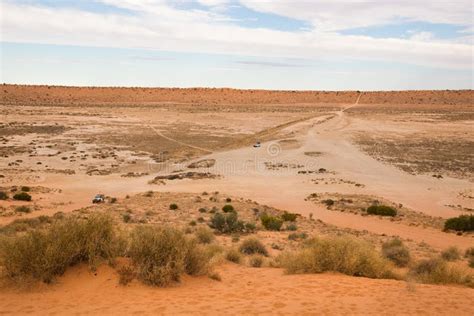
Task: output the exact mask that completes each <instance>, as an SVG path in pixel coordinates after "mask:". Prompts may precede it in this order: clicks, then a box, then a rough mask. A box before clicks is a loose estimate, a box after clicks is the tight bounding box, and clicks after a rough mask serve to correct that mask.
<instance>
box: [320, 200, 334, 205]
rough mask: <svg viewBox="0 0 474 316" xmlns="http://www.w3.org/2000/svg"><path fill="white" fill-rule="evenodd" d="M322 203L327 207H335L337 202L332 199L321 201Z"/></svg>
mask: <svg viewBox="0 0 474 316" xmlns="http://www.w3.org/2000/svg"><path fill="white" fill-rule="evenodd" d="M321 203H323V204H326V206H327V207H330V206H333V205H334V203H335V202H334V200H332V199H327V200H323V201H321Z"/></svg>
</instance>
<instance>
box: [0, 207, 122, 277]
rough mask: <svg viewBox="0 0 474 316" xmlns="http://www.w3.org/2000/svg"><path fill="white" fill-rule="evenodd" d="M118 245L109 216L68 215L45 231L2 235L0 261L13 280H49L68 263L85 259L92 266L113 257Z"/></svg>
mask: <svg viewBox="0 0 474 316" xmlns="http://www.w3.org/2000/svg"><path fill="white" fill-rule="evenodd" d="M120 245H121V243H120V241H119V238H118V236H117V234H116V232H115V230H114V227H113V221H112V218H111V217H110V216H107V215H103V214H96V215H94V216H91V217H90V218H88V219H86V220H84V219H77V218H69V219H65V220H61V221H57V222H55V223H53V224H52V225H51V226H50V227H49V228H48V229H45V230H41V231H38V230H34V231H29V232H27V233H26V234H24V235H20V236H13V237H8V238H5V240H4V241H3V242H2V243H1V247H0V264H1V265H2V266H3V271H4V273H5V274H6V276H7V277H9V278H11V279H13V280H15V281H27V280H41V281H44V282H46V283H50V282H51V281H53V280H54V278H55V277H56V276H58V275H62V274H63V273H64V272H65V271H66V269H67V267H69V266H71V265H74V264H77V263H80V262H87V263H88V264H89V265H90V267H91V268H95V267H96V265H97V263H98V262H99V261H100V260H103V259H105V260H109V261H111V260H113V259H114V258H115V257H116V255H117V254H118V253H119V251H120V247H119V246H120Z"/></svg>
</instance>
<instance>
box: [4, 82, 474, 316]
mask: <svg viewBox="0 0 474 316" xmlns="http://www.w3.org/2000/svg"><path fill="white" fill-rule="evenodd" d="M0 95H1V100H2V101H1V102H2V103H1V105H0V107H1V109H0V110H1V112H2V122H1V126H0V137H1V139H0V198H1V200H0V225H1V227H0V246H1V249H0V265H1V268H0V269H1V274H2V279H1V288H0V297H1V300H0V311H1V312H2V313H3V314H26V313H33V314H70V313H80V314H84V313H96V314H98V313H100V314H123V313H126V314H131V313H147V314H152V313H153V314H157V313H158V314H190V313H199V314H223V313H230V314H275V313H277V314H320V313H324V314H343V313H351V314H354V313H355V314H381V313H384V314H450V313H456V314H459V315H472V314H474V309H473V307H472V301H473V300H474V289H473V287H474V276H473V273H474V268H473V267H474V234H473V233H472V230H473V217H472V216H473V211H474V185H473V180H474V170H473V169H472V166H474V152H473V150H472V148H473V143H472V139H474V133H473V129H472V125H473V119H474V108H473V104H472V100H473V98H474V95H473V92H472V91H416V92H383V93H382V92H367V93H365V92H364V93H362V94H360V93H358V92H345V93H341V92H339V93H336V92H283V91H281V92H279V91H274V92H272V91H260V90H255V91H253V90H245V91H240V90H232V89H141V88H130V89H118V88H117V89H115V88H114V89H112V88H65V87H48V86H15V85H3V86H2V89H1V91H0ZM257 142H260V146H258V145H257ZM254 145H256V146H254ZM96 194H103V195H104V196H105V199H104V202H103V203H97V204H93V203H92V199H93V197H94V196H95V195H96ZM452 218H455V219H452Z"/></svg>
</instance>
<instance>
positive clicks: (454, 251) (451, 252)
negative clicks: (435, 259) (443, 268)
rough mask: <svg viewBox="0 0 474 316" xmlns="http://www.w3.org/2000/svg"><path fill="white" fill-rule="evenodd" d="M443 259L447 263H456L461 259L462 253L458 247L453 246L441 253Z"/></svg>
mask: <svg viewBox="0 0 474 316" xmlns="http://www.w3.org/2000/svg"><path fill="white" fill-rule="evenodd" d="M441 258H443V259H444V260H446V261H456V260H459V259H461V252H460V251H459V249H458V248H457V247H455V246H452V247H449V248H447V249H445V250H443V251H442V252H441Z"/></svg>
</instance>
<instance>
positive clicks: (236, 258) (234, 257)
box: [225, 248, 242, 263]
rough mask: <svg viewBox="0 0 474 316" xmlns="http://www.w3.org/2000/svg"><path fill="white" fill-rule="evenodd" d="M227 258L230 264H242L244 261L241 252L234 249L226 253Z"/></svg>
mask: <svg viewBox="0 0 474 316" xmlns="http://www.w3.org/2000/svg"><path fill="white" fill-rule="evenodd" d="M225 258H226V260H228V261H230V262H233V263H240V261H241V260H242V255H241V254H240V252H239V251H238V250H237V249H235V248H232V249H229V250H228V251H227V252H226V254H225Z"/></svg>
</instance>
